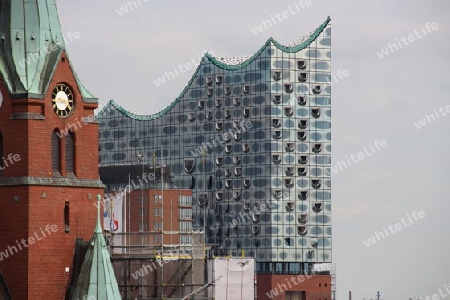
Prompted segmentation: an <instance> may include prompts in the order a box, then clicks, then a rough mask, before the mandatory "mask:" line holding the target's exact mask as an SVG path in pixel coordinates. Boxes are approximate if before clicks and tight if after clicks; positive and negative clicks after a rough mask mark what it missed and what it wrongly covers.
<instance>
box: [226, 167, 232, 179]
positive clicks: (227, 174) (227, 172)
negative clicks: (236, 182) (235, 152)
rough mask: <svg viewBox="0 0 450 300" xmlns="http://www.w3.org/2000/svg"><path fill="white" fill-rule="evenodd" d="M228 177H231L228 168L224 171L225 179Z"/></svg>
mask: <svg viewBox="0 0 450 300" xmlns="http://www.w3.org/2000/svg"><path fill="white" fill-rule="evenodd" d="M230 176H231V171H230V168H226V169H225V177H230Z"/></svg>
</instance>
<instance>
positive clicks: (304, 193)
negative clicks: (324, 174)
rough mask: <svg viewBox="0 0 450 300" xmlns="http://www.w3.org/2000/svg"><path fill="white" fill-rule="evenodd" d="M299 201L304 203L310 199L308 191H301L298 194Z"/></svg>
mask: <svg viewBox="0 0 450 300" xmlns="http://www.w3.org/2000/svg"><path fill="white" fill-rule="evenodd" d="M298 199H299V200H302V201H304V200H306V199H308V191H300V193H299V194H298Z"/></svg>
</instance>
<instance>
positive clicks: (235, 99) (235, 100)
mask: <svg viewBox="0 0 450 300" xmlns="http://www.w3.org/2000/svg"><path fill="white" fill-rule="evenodd" d="M233 105H234V106H239V105H241V99H239V98H238V97H235V98H233Z"/></svg>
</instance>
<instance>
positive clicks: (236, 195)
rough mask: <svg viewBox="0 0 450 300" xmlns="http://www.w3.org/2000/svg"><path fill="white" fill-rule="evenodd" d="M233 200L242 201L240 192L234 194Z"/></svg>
mask: <svg viewBox="0 0 450 300" xmlns="http://www.w3.org/2000/svg"><path fill="white" fill-rule="evenodd" d="M233 199H234V200H236V201H238V200H240V199H241V193H240V192H238V191H234V192H233Z"/></svg>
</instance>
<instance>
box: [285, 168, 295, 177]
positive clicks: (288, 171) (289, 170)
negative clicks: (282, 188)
mask: <svg viewBox="0 0 450 300" xmlns="http://www.w3.org/2000/svg"><path fill="white" fill-rule="evenodd" d="M285 173H286V176H294V167H292V166H291V167H286V172H285Z"/></svg>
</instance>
